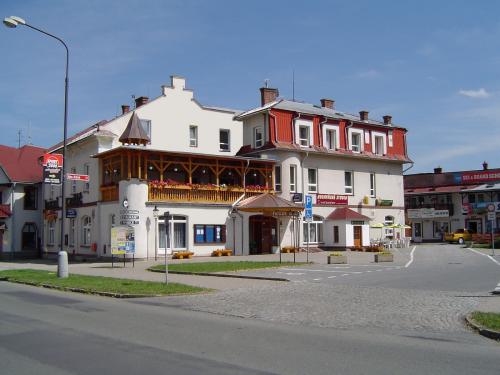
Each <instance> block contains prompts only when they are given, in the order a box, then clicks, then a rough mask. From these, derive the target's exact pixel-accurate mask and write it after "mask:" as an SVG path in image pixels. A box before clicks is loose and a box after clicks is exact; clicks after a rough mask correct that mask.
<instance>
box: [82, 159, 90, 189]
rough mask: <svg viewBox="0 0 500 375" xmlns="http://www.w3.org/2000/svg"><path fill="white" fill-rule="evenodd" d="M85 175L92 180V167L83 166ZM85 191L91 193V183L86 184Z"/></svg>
mask: <svg viewBox="0 0 500 375" xmlns="http://www.w3.org/2000/svg"><path fill="white" fill-rule="evenodd" d="M83 174H85V175H87V176H89V178H90V165H89V164H85V165H84V166H83ZM89 181H90V180H89ZM83 190H84V191H86V192H87V193H88V192H89V191H90V183H89V182H86V183H85V187H84V189H83Z"/></svg>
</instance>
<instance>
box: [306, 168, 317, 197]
mask: <svg viewBox="0 0 500 375" xmlns="http://www.w3.org/2000/svg"><path fill="white" fill-rule="evenodd" d="M309 171H314V176H315V177H316V178H315V180H316V181H315V182H314V183H311V182H310V181H309ZM311 188H312V189H311ZM307 192H308V193H317V192H318V170H317V169H316V168H307Z"/></svg>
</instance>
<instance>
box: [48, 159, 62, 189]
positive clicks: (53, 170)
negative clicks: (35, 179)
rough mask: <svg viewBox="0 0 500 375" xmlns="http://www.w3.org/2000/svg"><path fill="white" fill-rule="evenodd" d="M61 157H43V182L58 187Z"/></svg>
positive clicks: (60, 177)
mask: <svg viewBox="0 0 500 375" xmlns="http://www.w3.org/2000/svg"><path fill="white" fill-rule="evenodd" d="M62 167H63V156H62V155H61V154H44V155H43V182H44V183H46V184H51V185H59V184H61V182H62Z"/></svg>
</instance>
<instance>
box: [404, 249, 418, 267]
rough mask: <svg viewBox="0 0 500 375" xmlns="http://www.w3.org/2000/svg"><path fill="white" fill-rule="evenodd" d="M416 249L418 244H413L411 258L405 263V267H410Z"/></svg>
mask: <svg viewBox="0 0 500 375" xmlns="http://www.w3.org/2000/svg"><path fill="white" fill-rule="evenodd" d="M416 249H417V247H416V246H413V249H411V253H410V260H409V261H408V263H406V264H405V268H408V267H410V264H412V263H413V253H414V252H415V250H416Z"/></svg>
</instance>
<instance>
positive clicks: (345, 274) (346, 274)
mask: <svg viewBox="0 0 500 375" xmlns="http://www.w3.org/2000/svg"><path fill="white" fill-rule="evenodd" d="M349 275H350V274H348V273H344V274H342V275H340V276H349Z"/></svg>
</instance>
